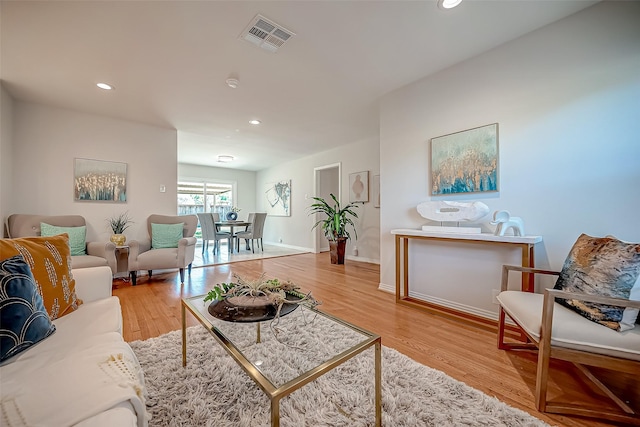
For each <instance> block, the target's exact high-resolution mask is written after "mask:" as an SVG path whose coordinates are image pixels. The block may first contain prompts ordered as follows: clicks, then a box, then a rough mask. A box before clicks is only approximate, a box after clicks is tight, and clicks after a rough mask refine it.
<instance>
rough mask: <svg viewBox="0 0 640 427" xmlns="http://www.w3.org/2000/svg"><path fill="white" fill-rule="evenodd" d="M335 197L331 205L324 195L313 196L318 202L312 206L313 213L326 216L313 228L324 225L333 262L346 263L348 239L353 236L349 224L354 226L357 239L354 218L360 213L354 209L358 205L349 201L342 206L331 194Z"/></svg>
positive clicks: (355, 234)
mask: <svg viewBox="0 0 640 427" xmlns="http://www.w3.org/2000/svg"><path fill="white" fill-rule="evenodd" d="M330 196H331V198H332V199H333V204H332V205H330V204H329V203H327V201H326V200H325V199H323V198H322V197H313V200H315V201H316V203H314V204H312V205H311V206H310V209H311V211H310V212H309V215H311V214H324V215H326V218H323V219H320V220H319V221H318V222H316V223H315V224H314V225H313V227H311V229H314V228H316V227H317V226H319V225H321V226H322V231H323V232H324V235H325V237H326V238H327V240H329V251H330V255H331V264H344V253H345V248H346V246H347V240H348V239H350V238H351V235H350V234H349V231H348V230H347V226H351V228H353V233H354V236H355V237H356V239H357V238H358V233H357V232H356V226H355V224H354V223H353V220H352V219H351V218H352V217H353V218H358V215H357V214H356V213H355V212H354V211H353V209H354V208H357V207H358V206H357V205H355V204H353V203H349V204H348V205H346V206H344V207H340V202H339V201H338V199H337V198H336V196H334V195H333V193H331V194H330Z"/></svg>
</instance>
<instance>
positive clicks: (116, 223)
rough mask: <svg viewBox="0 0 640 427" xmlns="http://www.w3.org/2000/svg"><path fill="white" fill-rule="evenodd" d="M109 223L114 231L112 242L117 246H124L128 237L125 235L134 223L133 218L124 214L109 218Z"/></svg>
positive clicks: (126, 213)
mask: <svg viewBox="0 0 640 427" xmlns="http://www.w3.org/2000/svg"><path fill="white" fill-rule="evenodd" d="M107 221H108V222H109V226H110V227H111V230H112V231H113V234H112V235H111V238H110V240H111V241H112V242H113V243H115V244H116V245H117V246H123V245H124V243H125V242H126V241H127V236H125V235H124V234H123V233H124V231H125V230H126V229H127V228H129V226H130V225H131V224H132V223H133V221H132V220H131V218H129V213H128V212H123V213H121V214H120V215H117V216H114V217H111V218H109V219H108V220H107Z"/></svg>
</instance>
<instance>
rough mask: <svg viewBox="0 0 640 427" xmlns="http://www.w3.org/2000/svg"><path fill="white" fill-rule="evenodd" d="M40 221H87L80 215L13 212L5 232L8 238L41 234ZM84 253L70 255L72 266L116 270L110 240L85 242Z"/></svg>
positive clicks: (71, 223) (75, 223)
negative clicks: (106, 267) (104, 267)
mask: <svg viewBox="0 0 640 427" xmlns="http://www.w3.org/2000/svg"><path fill="white" fill-rule="evenodd" d="M42 223H45V224H49V225H53V226H55V227H65V228H66V227H68V228H76V227H85V231H86V226H87V223H86V221H85V219H84V217H82V216H80V215H58V216H51V215H30V214H13V215H9V217H7V220H6V224H5V226H6V232H7V236H8V237H10V238H19V237H36V236H41V235H42V234H41V230H40V225H41V224H42ZM85 244H86V246H85V251H84V252H85V253H86V254H84V255H73V254H72V255H71V266H72V268H74V269H76V268H87V267H100V266H103V265H106V266H108V267H109V268H111V272H112V274H115V273H116V272H117V262H116V245H115V244H113V243H112V242H85Z"/></svg>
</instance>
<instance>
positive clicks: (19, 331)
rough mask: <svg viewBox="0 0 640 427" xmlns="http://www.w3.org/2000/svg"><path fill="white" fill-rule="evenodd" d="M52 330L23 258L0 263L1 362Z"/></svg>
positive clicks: (12, 258) (14, 257)
mask: <svg viewBox="0 0 640 427" xmlns="http://www.w3.org/2000/svg"><path fill="white" fill-rule="evenodd" d="M55 330H56V327H55V325H54V324H53V323H51V320H50V319H49V314H48V313H47V310H45V308H44V303H43V302H42V297H41V296H40V293H39V292H38V290H37V288H36V282H35V280H34V278H33V274H32V273H31V269H30V268H29V265H28V264H27V263H26V262H25V261H24V258H23V257H22V255H15V256H13V257H11V258H7V259H5V260H2V261H0V361H4V360H6V359H9V358H11V357H13V356H15V355H16V354H18V353H20V352H22V351H25V350H26V349H28V348H29V347H31V346H32V345H34V344H36V343H37V342H39V341H42V340H43V339H45V338H47V337H48V336H49V335H51V334H52V333H54V332H55Z"/></svg>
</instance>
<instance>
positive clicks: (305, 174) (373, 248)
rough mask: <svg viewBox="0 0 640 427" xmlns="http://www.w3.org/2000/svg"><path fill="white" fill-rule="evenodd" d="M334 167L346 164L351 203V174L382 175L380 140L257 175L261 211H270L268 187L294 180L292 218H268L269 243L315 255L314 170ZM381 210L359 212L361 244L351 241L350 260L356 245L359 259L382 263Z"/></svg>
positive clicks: (345, 196) (368, 207)
mask: <svg viewBox="0 0 640 427" xmlns="http://www.w3.org/2000/svg"><path fill="white" fill-rule="evenodd" d="M334 163H342V200H341V202H342V203H343V204H344V203H349V188H348V187H349V174H350V173H354V172H360V171H367V170H368V171H369V175H370V178H371V176H373V175H376V174H377V173H378V171H379V163H380V151H379V142H378V140H377V139H376V138H371V139H367V140H362V141H358V142H353V143H351V144H348V145H345V146H343V147H340V148H338V149H333V150H328V151H324V152H322V153H318V154H315V155H312V156H308V157H305V158H302V159H298V160H295V161H291V162H288V163H284V164H281V165H278V166H276V167H273V168H270V169H265V170H262V171H259V172H258V173H257V179H256V191H257V193H256V195H257V197H256V206H257V208H258V210H265V209H266V199H265V198H264V195H263V192H262V191H261V190H262V189H263V188H264V186H265V184H267V183H270V182H275V181H279V180H284V179H291V216H290V217H283V216H268V217H267V221H266V223H265V231H264V232H265V237H264V240H265V241H267V242H278V241H279V239H280V238H281V239H282V243H283V244H284V245H289V246H293V247H298V248H303V249H306V250H309V251H313V231H312V230H311V227H312V226H313V224H314V221H313V217H311V216H309V210H308V207H309V206H310V205H311V202H312V199H311V197H312V196H313V195H314V192H315V190H314V184H313V179H314V168H316V167H321V166H326V165H330V164H334ZM379 212H380V210H379V209H378V208H374V207H373V203H371V202H369V203H364V204H363V205H361V206H360V207H359V208H358V209H357V213H358V216H359V218H358V219H356V220H354V222H355V223H356V227H357V233H358V240H357V242H353V241H349V243H348V245H347V251H346V254H347V257H350V258H353V256H352V255H351V254H352V252H353V249H352V248H353V244H357V246H358V252H359V255H358V259H360V260H362V261H370V262H378V260H379V259H380V246H379V241H380V239H379V235H380V214H379Z"/></svg>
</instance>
